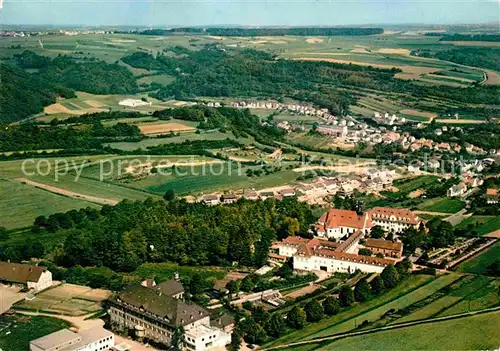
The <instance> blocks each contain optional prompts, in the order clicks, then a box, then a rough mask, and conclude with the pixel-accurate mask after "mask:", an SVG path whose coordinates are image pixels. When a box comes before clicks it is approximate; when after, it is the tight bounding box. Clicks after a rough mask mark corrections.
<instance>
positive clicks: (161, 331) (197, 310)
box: [108, 280, 231, 351]
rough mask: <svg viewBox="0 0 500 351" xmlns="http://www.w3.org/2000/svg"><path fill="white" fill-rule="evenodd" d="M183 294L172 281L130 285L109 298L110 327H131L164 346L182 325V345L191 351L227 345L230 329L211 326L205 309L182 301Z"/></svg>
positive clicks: (229, 338)
mask: <svg viewBox="0 0 500 351" xmlns="http://www.w3.org/2000/svg"><path fill="white" fill-rule="evenodd" d="M179 287H180V288H179ZM181 289H182V290H181ZM183 293H184V290H183V288H182V285H181V284H180V282H178V281H176V280H169V281H166V282H163V283H160V284H158V285H154V284H143V285H135V286H131V287H129V288H128V289H126V290H125V291H123V292H121V293H119V294H117V295H116V296H115V297H113V298H112V299H110V301H109V303H110V307H109V310H108V313H109V316H110V320H111V326H112V328H114V329H117V330H134V332H135V334H136V336H137V337H139V338H146V339H150V340H153V341H155V342H157V343H162V344H165V345H167V346H170V345H171V344H172V339H173V336H174V333H175V332H176V330H177V329H178V328H180V327H182V328H183V329H184V342H183V346H184V348H185V349H187V350H192V351H202V350H210V349H212V348H217V347H224V346H225V345H227V344H229V343H230V342H231V331H230V330H228V329H224V330H222V329H219V328H217V327H216V326H213V325H211V324H210V314H209V312H208V311H207V310H205V309H204V308H202V307H201V306H199V305H197V304H195V303H188V302H185V301H183Z"/></svg>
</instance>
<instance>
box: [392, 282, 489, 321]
mask: <svg viewBox="0 0 500 351" xmlns="http://www.w3.org/2000/svg"><path fill="white" fill-rule="evenodd" d="M489 284H490V278H488V277H485V276H469V277H465V278H464V279H460V280H459V281H457V282H455V283H453V284H451V285H450V286H449V287H448V288H447V289H446V291H443V293H445V294H446V295H444V296H443V297H440V298H438V299H435V300H434V301H432V302H430V303H429V304H427V305H425V306H423V307H421V308H419V309H417V310H416V311H415V312H413V313H410V314H409V315H407V316H404V317H402V318H399V319H396V320H395V322H396V323H404V322H410V321H415V320H419V319H426V318H430V317H433V316H436V315H438V314H439V313H440V312H442V311H444V310H446V309H447V308H449V307H451V306H453V305H455V304H457V303H458V302H459V301H460V300H462V299H464V298H466V297H467V296H468V295H470V294H472V293H474V292H475V291H477V290H479V289H481V288H483V287H485V286H487V285H489ZM431 298H432V296H431Z"/></svg>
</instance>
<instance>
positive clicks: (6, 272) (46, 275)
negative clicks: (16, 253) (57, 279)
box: [0, 261, 52, 293]
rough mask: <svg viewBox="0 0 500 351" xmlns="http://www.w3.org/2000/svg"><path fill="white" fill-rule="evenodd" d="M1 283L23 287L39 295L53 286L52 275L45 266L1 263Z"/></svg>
mask: <svg viewBox="0 0 500 351" xmlns="http://www.w3.org/2000/svg"><path fill="white" fill-rule="evenodd" d="M0 282H3V283H7V284H19V285H23V286H24V287H25V288H27V289H30V290H31V289H33V291H34V292H35V293H37V292H40V291H42V290H44V289H47V288H50V287H51V286H52V273H51V272H50V271H49V270H48V269H47V267H43V266H33V265H29V264H21V263H10V262H2V261H0Z"/></svg>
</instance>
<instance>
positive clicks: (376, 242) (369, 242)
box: [365, 239, 403, 252]
mask: <svg viewBox="0 0 500 351" xmlns="http://www.w3.org/2000/svg"><path fill="white" fill-rule="evenodd" d="M365 247H367V248H369V247H374V248H377V249H384V250H392V251H398V252H399V251H401V249H402V248H403V244H402V243H401V242H392V241H389V240H383V239H366V242H365Z"/></svg>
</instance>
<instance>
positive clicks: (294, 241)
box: [281, 236, 309, 246]
mask: <svg viewBox="0 0 500 351" xmlns="http://www.w3.org/2000/svg"><path fill="white" fill-rule="evenodd" d="M308 242H309V239H306V238H301V237H300V236H289V237H287V238H285V239H283V240H282V241H281V243H282V244H287V245H292V246H300V245H304V244H307V243H308Z"/></svg>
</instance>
